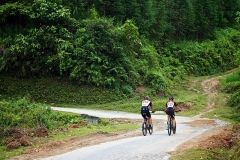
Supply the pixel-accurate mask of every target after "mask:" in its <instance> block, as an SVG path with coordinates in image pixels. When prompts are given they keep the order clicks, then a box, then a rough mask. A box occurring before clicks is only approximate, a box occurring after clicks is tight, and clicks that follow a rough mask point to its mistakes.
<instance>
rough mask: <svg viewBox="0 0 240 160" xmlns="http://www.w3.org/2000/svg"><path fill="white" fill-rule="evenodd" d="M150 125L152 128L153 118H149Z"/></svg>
mask: <svg viewBox="0 0 240 160" xmlns="http://www.w3.org/2000/svg"><path fill="white" fill-rule="evenodd" d="M148 119H149V124H150V125H151V126H152V117H149V118H148Z"/></svg>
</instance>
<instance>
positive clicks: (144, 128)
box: [142, 122, 147, 136]
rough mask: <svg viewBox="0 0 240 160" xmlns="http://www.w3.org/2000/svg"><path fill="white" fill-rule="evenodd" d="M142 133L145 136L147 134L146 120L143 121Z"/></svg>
mask: <svg viewBox="0 0 240 160" xmlns="http://www.w3.org/2000/svg"><path fill="white" fill-rule="evenodd" d="M142 134H143V135H144V136H146V135H147V124H146V122H143V123H142Z"/></svg>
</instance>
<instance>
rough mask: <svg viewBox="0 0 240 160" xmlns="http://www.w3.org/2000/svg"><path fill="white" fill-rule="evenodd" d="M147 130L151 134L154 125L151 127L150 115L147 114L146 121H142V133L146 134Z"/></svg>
mask: <svg viewBox="0 0 240 160" xmlns="http://www.w3.org/2000/svg"><path fill="white" fill-rule="evenodd" d="M147 131H148V132H149V134H150V135H151V134H152V133H153V125H152V126H151V127H150V126H149V121H148V117H147V116H146V117H145V118H144V122H143V123H142V133H143V135H144V136H146V135H147Z"/></svg>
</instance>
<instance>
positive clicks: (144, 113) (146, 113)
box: [141, 110, 151, 118]
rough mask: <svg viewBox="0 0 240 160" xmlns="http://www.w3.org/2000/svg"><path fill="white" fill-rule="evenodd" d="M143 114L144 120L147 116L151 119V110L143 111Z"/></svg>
mask: <svg viewBox="0 0 240 160" xmlns="http://www.w3.org/2000/svg"><path fill="white" fill-rule="evenodd" d="M141 114H142V117H143V118H146V116H147V117H151V114H150V112H149V110H148V111H143V110H142V111H141Z"/></svg>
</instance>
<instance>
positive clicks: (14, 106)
mask: <svg viewBox="0 0 240 160" xmlns="http://www.w3.org/2000/svg"><path fill="white" fill-rule="evenodd" d="M0 105H1V113H0V140H1V139H2V137H3V132H4V129H6V128H11V127H23V128H24V127H27V128H29V127H30V128H35V127H46V128H48V129H50V130H52V129H57V128H59V127H62V126H64V125H67V124H69V123H70V122H71V121H72V120H75V119H78V120H80V119H81V118H80V117H79V116H77V115H75V116H73V115H66V114H63V113H57V112H53V111H52V109H51V108H50V107H49V106H44V105H41V104H36V103H32V102H31V101H30V100H29V99H28V98H25V97H24V98H22V99H19V100H17V101H1V102H0Z"/></svg>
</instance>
